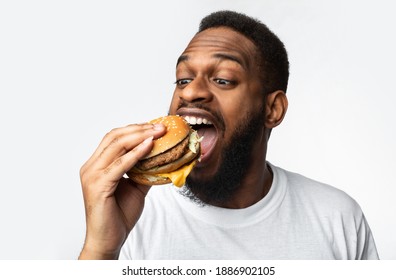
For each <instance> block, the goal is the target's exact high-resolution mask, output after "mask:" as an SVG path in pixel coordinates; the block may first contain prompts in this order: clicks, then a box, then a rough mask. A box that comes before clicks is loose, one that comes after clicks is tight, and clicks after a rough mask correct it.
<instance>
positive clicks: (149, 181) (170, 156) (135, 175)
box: [127, 115, 200, 187]
mask: <svg viewBox="0 0 396 280" xmlns="http://www.w3.org/2000/svg"><path fill="white" fill-rule="evenodd" d="M149 123H152V124H159V123H161V124H163V125H165V127H166V133H165V135H163V136H162V137H160V138H158V139H154V140H153V143H154V145H153V149H152V150H151V152H150V153H149V154H148V155H147V156H146V157H144V158H143V159H141V160H140V161H139V162H138V163H137V164H136V165H135V166H134V167H133V168H132V169H131V170H130V171H128V172H127V175H128V177H129V178H130V179H131V180H133V181H134V182H136V183H139V184H143V185H162V184H168V183H171V182H172V183H173V184H174V185H175V186H176V187H181V186H183V185H184V183H185V181H186V177H187V176H188V174H189V173H190V172H191V170H192V168H193V167H194V165H195V163H196V161H197V160H198V159H199V156H200V139H199V136H198V133H197V132H196V131H195V130H193V129H192V128H191V127H190V126H189V124H188V123H187V122H186V120H185V119H184V118H182V117H180V116H175V115H170V116H165V117H161V118H158V119H155V120H152V121H150V122H149Z"/></svg>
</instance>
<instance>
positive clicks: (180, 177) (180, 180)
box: [158, 161, 195, 188]
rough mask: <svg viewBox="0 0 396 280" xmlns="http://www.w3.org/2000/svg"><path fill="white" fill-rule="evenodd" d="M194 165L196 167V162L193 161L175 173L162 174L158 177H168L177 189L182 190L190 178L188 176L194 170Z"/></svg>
mask: <svg viewBox="0 0 396 280" xmlns="http://www.w3.org/2000/svg"><path fill="white" fill-rule="evenodd" d="M194 165H195V161H193V162H192V163H190V164H189V165H185V166H183V167H182V168H180V169H179V170H176V171H173V172H169V173H161V174H158V175H159V176H162V177H168V178H169V179H171V181H172V183H173V185H175V186H176V187H178V188H180V187H182V186H183V185H184V183H185V182H186V177H187V176H188V174H190V172H191V170H192V169H193V167H194Z"/></svg>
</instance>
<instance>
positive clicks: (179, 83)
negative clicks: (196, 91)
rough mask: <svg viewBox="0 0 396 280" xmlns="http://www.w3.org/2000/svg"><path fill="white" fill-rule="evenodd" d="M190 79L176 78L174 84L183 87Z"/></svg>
mask: <svg viewBox="0 0 396 280" xmlns="http://www.w3.org/2000/svg"><path fill="white" fill-rule="evenodd" d="M191 81H192V79H177V80H176V82H175V84H176V85H177V86H178V87H184V86H186V85H188V84H189V83H191Z"/></svg>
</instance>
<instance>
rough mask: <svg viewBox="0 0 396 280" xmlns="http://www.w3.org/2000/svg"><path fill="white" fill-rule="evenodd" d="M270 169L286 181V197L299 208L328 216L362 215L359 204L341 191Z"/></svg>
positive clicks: (285, 171) (302, 177)
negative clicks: (324, 213) (339, 214)
mask: <svg viewBox="0 0 396 280" xmlns="http://www.w3.org/2000/svg"><path fill="white" fill-rule="evenodd" d="M271 167H272V166H271ZM272 168H273V169H274V170H276V172H277V173H278V174H279V177H281V178H283V180H285V181H286V185H287V195H286V196H287V197H288V198H289V199H291V200H293V201H294V203H297V204H299V206H300V207H303V208H312V209H309V210H310V211H322V212H323V211H324V212H326V211H327V212H329V214H335V213H348V214H352V215H357V216H361V215H362V211H361V208H360V206H359V204H358V203H357V202H356V201H355V200H354V199H353V198H352V197H351V196H350V195H348V194H347V193H346V192H344V191H342V190H341V189H339V188H336V187H334V186H331V185H328V184H326V183H322V182H319V181H316V180H314V179H311V178H308V177H305V176H303V175H301V174H298V173H294V172H290V171H287V170H284V169H282V168H279V167H272Z"/></svg>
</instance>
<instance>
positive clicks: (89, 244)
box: [79, 124, 165, 259]
mask: <svg viewBox="0 0 396 280" xmlns="http://www.w3.org/2000/svg"><path fill="white" fill-rule="evenodd" d="M164 133H165V127H164V126H162V125H160V126H154V125H152V124H142V125H129V126H127V127H123V128H117V129H113V130H112V131H111V132H109V133H108V134H106V136H105V137H104V138H103V140H102V142H101V143H100V144H99V146H98V148H97V149H96V151H95V152H94V154H93V155H92V156H91V157H90V158H89V159H88V161H87V162H86V163H85V164H84V165H83V166H82V168H81V170H80V178H81V185H82V191H83V196H84V205H85V215H86V236H85V243H84V247H83V249H82V251H81V254H80V256H79V259H117V258H118V256H119V253H120V250H121V247H122V244H123V243H124V242H125V240H126V238H127V237H128V234H129V232H130V231H131V230H132V228H133V227H134V225H135V224H136V222H137V221H138V219H139V217H140V215H141V213H142V211H143V207H144V199H145V196H146V194H147V192H148V191H149V189H150V187H149V186H143V185H137V184H135V183H133V182H132V181H131V180H129V179H127V178H124V177H123V175H124V174H125V172H126V171H128V170H129V169H131V168H132V167H133V166H134V165H135V164H136V162H137V161H138V160H139V159H141V158H142V157H143V156H144V155H146V154H147V153H148V152H149V151H150V150H151V148H152V145H153V143H152V139H153V138H157V137H160V136H162V135H163V134H164Z"/></svg>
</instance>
